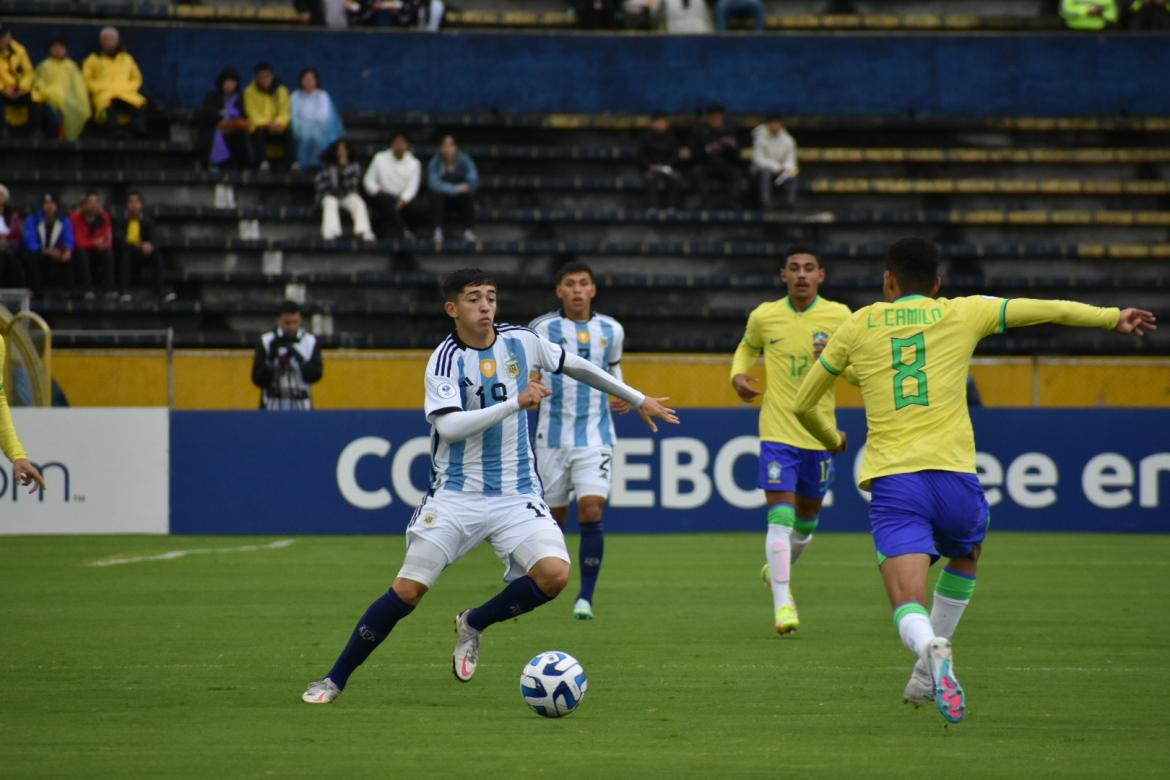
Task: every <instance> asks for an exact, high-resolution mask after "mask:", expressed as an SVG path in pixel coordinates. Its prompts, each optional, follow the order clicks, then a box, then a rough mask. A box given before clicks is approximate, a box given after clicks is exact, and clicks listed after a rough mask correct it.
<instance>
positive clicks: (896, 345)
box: [890, 333, 930, 411]
mask: <svg viewBox="0 0 1170 780" xmlns="http://www.w3.org/2000/svg"><path fill="white" fill-rule="evenodd" d="M890 348H891V351H892V352H893V356H894V362H893V365H892V366H891V367H892V368H893V369H894V409H895V411H896V410H898V409H904V408H906V407H907V406H930V397H929V395H927V389H926V334H925V333H916V334H915V335H913V336H911V337H910V338H908V339H898V338H892V339H890ZM910 349H912V350H913V352H912V353H911V354H912V357H911V358H910V359H909V360H907V358H906V351H907V350H910ZM911 381H912V382H913V385H912V386H911V387H910V388H907V386H906V385H907V382H911ZM908 389H909V390H913V391H914V392H912V393H911V392H908Z"/></svg>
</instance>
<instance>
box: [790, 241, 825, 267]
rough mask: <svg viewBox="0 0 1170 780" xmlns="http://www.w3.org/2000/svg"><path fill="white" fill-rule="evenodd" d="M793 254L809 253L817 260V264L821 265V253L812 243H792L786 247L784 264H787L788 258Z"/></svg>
mask: <svg viewBox="0 0 1170 780" xmlns="http://www.w3.org/2000/svg"><path fill="white" fill-rule="evenodd" d="M793 255H811V256H812V257H813V259H815V260H816V261H817V265H821V254H820V252H818V251H817V248H816V247H815V246H813V245H812V244H793V245H792V246H790V247H788V251H787V252H785V253H784V264H785V265H788V260H789V258H791V257H792V256H793Z"/></svg>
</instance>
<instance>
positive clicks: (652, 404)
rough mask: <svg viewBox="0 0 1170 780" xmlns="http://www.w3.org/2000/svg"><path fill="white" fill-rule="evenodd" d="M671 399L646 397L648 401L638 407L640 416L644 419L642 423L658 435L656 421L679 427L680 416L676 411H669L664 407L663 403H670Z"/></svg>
mask: <svg viewBox="0 0 1170 780" xmlns="http://www.w3.org/2000/svg"><path fill="white" fill-rule="evenodd" d="M669 400H670V398H669V397H667V398H651V397H650V396H646V400H645V401H643V402H642V405H641V406H639V407H638V416H639V417H641V418H642V422H644V423H646V426H647V427H648V428H649V429H650V430H652V431H654V433H658V426H657V425H655V424H654V421H655V420H662V421H663V422H668V423H670V424H671V425H678V415H676V414H675V413H674V409H669V408H667V407H665V406H663V405H662V402H663V401H669Z"/></svg>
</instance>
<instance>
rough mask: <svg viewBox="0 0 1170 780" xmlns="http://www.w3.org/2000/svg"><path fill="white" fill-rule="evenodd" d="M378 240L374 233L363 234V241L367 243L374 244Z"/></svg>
mask: <svg viewBox="0 0 1170 780" xmlns="http://www.w3.org/2000/svg"><path fill="white" fill-rule="evenodd" d="M377 240H378V239H376V238H374V234H373V233H362V241H367V242H369V243H371V244H372V243H373V242H375V241H377Z"/></svg>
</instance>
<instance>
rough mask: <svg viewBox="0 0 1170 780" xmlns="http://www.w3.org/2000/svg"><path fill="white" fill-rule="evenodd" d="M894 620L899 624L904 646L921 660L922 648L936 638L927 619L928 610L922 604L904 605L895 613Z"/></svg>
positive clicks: (899, 633)
mask: <svg viewBox="0 0 1170 780" xmlns="http://www.w3.org/2000/svg"><path fill="white" fill-rule="evenodd" d="M894 619H895V620H896V621H897V624H898V635H899V636H900V637H902V644H904V645H906V648H907V649H908V650H909V651H910V652H912V653H914V655H915V656H917V657H919V658H921V657H922V648H924V647H926V646H927V645H928V644H930V640H932V639H934V637H935V633H934V627H933V626H932V625H931V624H930V618H929V617H927V614H926V608H925V607H923V606H922V605H921V604H903V605H902V606H900V607H898V609H897V610H895V611H894Z"/></svg>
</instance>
